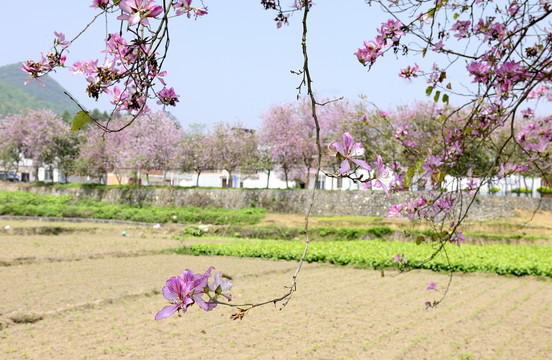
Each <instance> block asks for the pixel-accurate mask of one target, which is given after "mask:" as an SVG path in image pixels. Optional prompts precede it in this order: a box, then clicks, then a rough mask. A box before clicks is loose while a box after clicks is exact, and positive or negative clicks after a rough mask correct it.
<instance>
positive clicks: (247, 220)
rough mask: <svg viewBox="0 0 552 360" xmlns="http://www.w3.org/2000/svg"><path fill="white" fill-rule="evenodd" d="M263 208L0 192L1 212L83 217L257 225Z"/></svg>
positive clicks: (6, 213) (2, 213) (5, 213)
mask: <svg viewBox="0 0 552 360" xmlns="http://www.w3.org/2000/svg"><path fill="white" fill-rule="evenodd" d="M264 214H265V210H264V209H221V208H210V207H208V208H197V207H192V206H187V207H178V208H177V207H155V206H144V205H142V206H138V205H130V204H108V203H105V202H101V201H97V200H94V199H83V200H79V201H76V202H73V199H72V197H71V196H69V195H40V194H35V193H29V192H22V191H16V192H9V191H0V215H19V216H41V217H46V216H47V217H80V218H94V219H116V220H126V221H137V222H147V223H166V222H177V223H199V222H201V223H208V224H243V225H251V224H256V223H258V222H259V221H260V219H261V218H262V217H263V216H264Z"/></svg>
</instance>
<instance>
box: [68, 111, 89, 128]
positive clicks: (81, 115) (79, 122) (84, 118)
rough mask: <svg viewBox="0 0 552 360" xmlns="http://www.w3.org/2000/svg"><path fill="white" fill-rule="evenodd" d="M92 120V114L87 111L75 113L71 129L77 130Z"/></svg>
mask: <svg viewBox="0 0 552 360" xmlns="http://www.w3.org/2000/svg"><path fill="white" fill-rule="evenodd" d="M88 120H90V115H88V112H86V111H82V110H81V111H79V112H78V113H76V114H75V117H74V118H73V123H72V124H71V131H77V130H79V129H80V128H81V127H83V126H84V124H86V123H87V122H88Z"/></svg>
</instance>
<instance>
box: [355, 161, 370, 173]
mask: <svg viewBox="0 0 552 360" xmlns="http://www.w3.org/2000/svg"><path fill="white" fill-rule="evenodd" d="M351 161H352V162H354V163H355V164H357V165H358V166H360V167H361V168H363V169H365V170H368V171H372V168H371V167H370V165H368V163H367V162H366V161H364V160H358V159H351Z"/></svg>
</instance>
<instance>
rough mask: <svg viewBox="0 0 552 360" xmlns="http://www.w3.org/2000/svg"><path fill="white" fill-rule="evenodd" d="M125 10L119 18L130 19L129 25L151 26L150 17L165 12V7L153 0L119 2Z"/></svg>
mask: <svg viewBox="0 0 552 360" xmlns="http://www.w3.org/2000/svg"><path fill="white" fill-rule="evenodd" d="M119 8H120V9H121V10H122V11H123V14H122V15H119V16H118V17H117V20H128V25H129V26H134V25H137V24H142V25H144V26H149V21H148V18H149V17H156V16H157V15H159V14H161V13H162V12H163V7H162V6H160V5H157V4H156V3H155V1H153V0H150V1H148V0H123V1H121V2H120V3H119Z"/></svg>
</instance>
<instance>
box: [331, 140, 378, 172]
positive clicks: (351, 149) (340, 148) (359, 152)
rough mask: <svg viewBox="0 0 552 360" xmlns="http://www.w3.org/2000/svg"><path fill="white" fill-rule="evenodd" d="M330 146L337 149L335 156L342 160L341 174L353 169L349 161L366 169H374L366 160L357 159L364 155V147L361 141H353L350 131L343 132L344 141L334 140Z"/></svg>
mask: <svg viewBox="0 0 552 360" xmlns="http://www.w3.org/2000/svg"><path fill="white" fill-rule="evenodd" d="M330 147H333V148H334V149H335V151H336V154H335V156H336V157H337V158H338V159H339V160H341V165H340V166H339V174H347V173H348V172H349V171H350V170H351V164H349V161H351V162H353V163H354V164H356V165H358V166H360V167H361V168H363V169H365V170H368V171H372V168H371V167H370V165H368V164H367V163H366V161H364V160H359V159H355V157H358V156H363V155H364V148H363V147H362V144H361V143H353V137H352V136H351V134H349V132H348V131H346V132H344V133H343V143H339V142H337V141H334V142H332V143H331V144H330Z"/></svg>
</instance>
